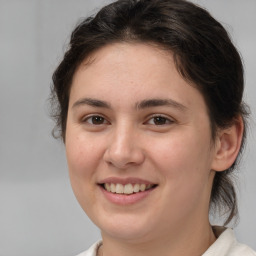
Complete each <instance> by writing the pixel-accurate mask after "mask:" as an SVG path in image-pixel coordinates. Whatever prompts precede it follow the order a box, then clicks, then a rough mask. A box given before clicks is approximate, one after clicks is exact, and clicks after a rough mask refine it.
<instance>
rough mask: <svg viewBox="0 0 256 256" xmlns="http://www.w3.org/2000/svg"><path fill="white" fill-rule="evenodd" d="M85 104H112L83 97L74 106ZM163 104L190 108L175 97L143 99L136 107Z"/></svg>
mask: <svg viewBox="0 0 256 256" xmlns="http://www.w3.org/2000/svg"><path fill="white" fill-rule="evenodd" d="M83 105H89V106H92V107H97V108H107V109H110V108H111V105H110V104H109V103H108V102H106V101H103V100H98V99H93V98H82V99H80V100H78V101H76V102H75V103H74V104H73V106H72V108H75V107H78V106H83ZM161 106H170V107H174V108H176V109H179V110H181V111H186V110H187V109H188V108H187V107H186V106H184V105H183V104H181V103H179V102H177V101H175V100H173V99H146V100H142V101H141V102H137V103H136V104H135V107H136V109H139V110H140V109H145V108H151V107H161Z"/></svg>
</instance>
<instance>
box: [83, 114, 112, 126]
mask: <svg viewBox="0 0 256 256" xmlns="http://www.w3.org/2000/svg"><path fill="white" fill-rule="evenodd" d="M93 118H99V119H101V120H103V123H100V124H94V123H93V120H92V119H93ZM90 119H91V122H89V121H88V120H90ZM82 122H83V123H89V124H90V125H96V126H98V125H105V124H109V122H108V121H107V119H106V118H105V117H103V116H101V115H91V116H87V117H85V118H83V119H82Z"/></svg>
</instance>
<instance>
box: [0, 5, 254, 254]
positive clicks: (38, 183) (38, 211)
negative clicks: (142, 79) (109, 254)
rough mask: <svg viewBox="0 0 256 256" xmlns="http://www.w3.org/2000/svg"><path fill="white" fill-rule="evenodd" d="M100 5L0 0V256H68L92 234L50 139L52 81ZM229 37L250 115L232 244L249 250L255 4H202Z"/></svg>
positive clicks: (58, 147)
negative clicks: (73, 37)
mask: <svg viewBox="0 0 256 256" xmlns="http://www.w3.org/2000/svg"><path fill="white" fill-rule="evenodd" d="M106 2H107V1H103V0H102V1H100V0H97V1H92V0H90V1H88V0H76V1H71V0H59V1H58V0H44V1H43V0H42V1H40V0H0V88H1V93H0V255H1V256H71V255H75V254H76V253H78V252H80V251H82V250H84V249H86V248H87V247H88V246H89V245H90V244H91V243H93V242H94V241H96V240H97V239H98V238H99V237H100V234H99V231H98V230H97V228H96V227H94V226H93V224H91V223H90V221H89V220H88V218H87V217H86V215H85V214H84V213H83V211H82V210H81V209H80V207H79V205H78V203H77V202H76V200H75V197H74V196H73V193H72V191H71V188H70V185H69V180H68V174H67V166H66V162H65V150H64V146H63V145H62V143H61V141H57V140H54V139H53V138H52V137H51V129H52V127H53V122H52V121H51V120H50V118H49V116H48V109H47V98H48V95H49V85H50V84H51V74H52V72H53V70H54V68H55V67H56V65H57V63H58V62H59V61H60V59H61V57H62V55H63V52H64V49H65V46H66V45H67V42H68V38H69V35H70V32H71V30H72V29H73V28H74V26H75V24H76V23H77V21H78V19H79V18H80V17H84V16H87V15H88V14H92V13H94V11H95V10H96V8H98V7H100V6H102V4H103V3H106ZM196 2H197V3H200V4H201V5H203V6H205V7H206V8H207V9H209V10H210V12H211V13H212V14H213V16H215V17H216V18H217V19H219V20H220V21H221V22H222V23H223V24H224V26H225V27H226V28H227V29H228V31H229V32H230V34H231V35H232V37H233V41H234V43H235V45H237V47H238V49H239V51H240V52H241V53H242V55H243V58H244V64H245V74H246V86H247V87H246V91H245V98H246V101H247V102H248V103H249V105H250V106H251V109H252V118H251V126H250V127H251V129H250V134H249V138H248V142H249V143H248V147H247V150H246V152H245V157H244V159H243V162H242V165H241V170H240V171H241V174H240V176H239V188H240V192H239V205H240V216H241V219H240V223H239V225H238V226H237V228H236V229H235V231H236V234H237V237H238V239H239V240H240V241H241V242H244V243H247V244H249V245H250V246H251V247H253V248H254V249H256V239H255V237H256V221H255V216H256V198H255V195H256V187H255V182H256V172H255V157H256V146H255V144H256V138H255V135H256V132H255V130H256V129H255V113H256V101H255V99H256V86H255V82H256V72H255V68H256V29H255V27H256V15H255V13H256V1H255V0H243V1H242V0H225V1H224V0H214V1H213V0H208V1H206V0H202V1H196Z"/></svg>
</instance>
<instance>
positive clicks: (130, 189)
mask: <svg viewBox="0 0 256 256" xmlns="http://www.w3.org/2000/svg"><path fill="white" fill-rule="evenodd" d="M152 187H153V184H148V185H146V184H130V183H129V184H126V185H122V184H119V183H117V184H114V183H105V184H104V188H105V189H106V190H107V191H109V192H112V193H117V194H128V195H129V194H132V193H137V192H139V191H145V190H146V189H150V188H152Z"/></svg>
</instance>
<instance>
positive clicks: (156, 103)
mask: <svg viewBox="0 0 256 256" xmlns="http://www.w3.org/2000/svg"><path fill="white" fill-rule="evenodd" d="M161 106H170V107H174V108H177V109H179V110H181V111H186V110H187V109H188V108H187V107H186V106H184V105H183V104H181V103H179V102H177V101H175V100H172V99H148V100H143V101H141V102H138V103H137V104H136V107H137V108H138V109H145V108H151V107H161Z"/></svg>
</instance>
